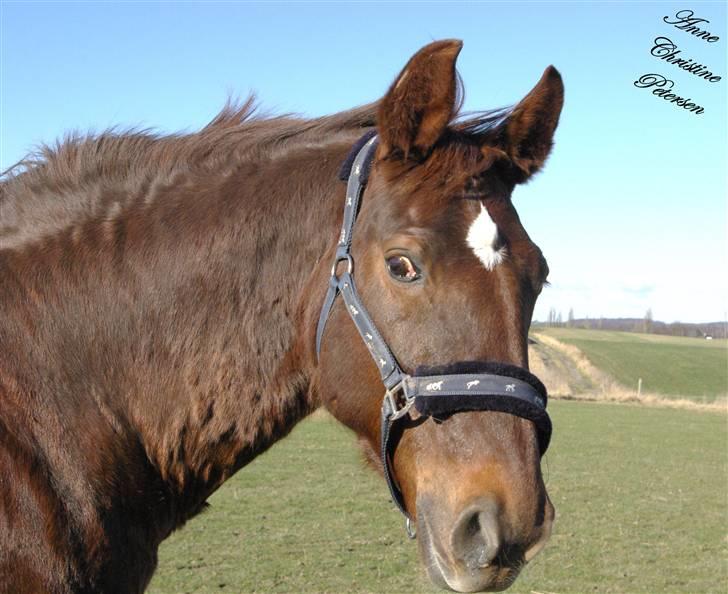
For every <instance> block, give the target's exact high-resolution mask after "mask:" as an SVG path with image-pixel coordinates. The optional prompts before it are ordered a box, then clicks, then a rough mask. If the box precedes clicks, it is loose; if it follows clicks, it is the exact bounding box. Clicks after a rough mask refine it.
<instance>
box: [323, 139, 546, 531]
mask: <svg viewBox="0 0 728 594" xmlns="http://www.w3.org/2000/svg"><path fill="white" fill-rule="evenodd" d="M376 147H377V137H376V135H375V134H374V133H373V132H371V133H369V134H367V135H366V136H364V137H363V138H362V139H360V140H359V142H357V144H356V145H355V146H354V148H353V149H352V151H351V153H350V156H349V157H348V158H347V160H346V162H345V163H344V166H343V167H342V172H343V174H342V176H341V177H342V178H343V179H347V177H348V183H347V188H346V203H345V206H344V222H343V225H342V227H341V234H340V236H339V242H338V244H337V246H336V255H335V257H334V264H333V266H332V268H331V277H330V279H329V287H328V290H327V292H326V297H325V299H324V303H323V307H322V309H321V315H320V316H319V321H318V327H317V329H316V355H317V356H319V355H320V352H321V339H322V337H323V333H324V329H325V327H326V321H327V320H328V318H329V314H330V313H331V308H332V307H333V305H334V303H335V301H336V298H337V296H338V295H339V294H341V296H342V297H343V299H344V304H345V305H346V311H347V312H348V313H349V316H350V317H351V319H352V321H353V322H354V325H355V326H356V329H357V331H358V332H359V335H360V336H361V338H362V340H363V341H364V344H366V346H367V348H368V350H369V353H370V355H371V356H372V358H373V359H374V362H375V363H376V365H377V369H378V370H379V374H380V376H381V379H382V383H383V384H384V388H385V392H384V399H383V401H382V413H381V440H380V446H381V453H380V455H381V458H382V467H383V470H384V477H385V479H386V481H387V485H388V487H389V491H390V493H391V495H392V500H393V501H394V503H395V504H396V505H397V507H398V508H399V510H400V511H401V512H402V514H404V516H405V518H406V520H407V533H408V535H409V536H410V538H414V536H415V534H414V529H413V522H412V517H411V516H410V515H409V514H408V513H407V510H406V509H405V505H404V499H403V496H402V491H401V490H400V488H399V485H398V484H397V482H396V479H395V477H394V472H393V469H392V463H391V456H390V446H391V443H390V437H391V433H392V428H393V426H394V424H395V423H396V422H397V421H398V420H400V419H402V418H403V417H405V416H406V415H408V413H409V411H410V409H411V408H412V406H414V407H415V408H416V409H417V411H418V412H419V413H420V414H421V415H423V416H434V417H441V416H443V415H450V414H454V413H456V412H461V411H474V410H489V411H499V412H506V413H510V414H513V415H516V416H519V417H522V418H525V419H528V420H530V421H533V422H534V423H535V425H536V429H537V436H538V443H539V449H540V452H541V455H542V456H543V454H544V453H545V452H546V449H547V448H548V445H549V441H550V439H551V420H550V419H549V416H548V414H547V412H546V402H547V394H546V388H545V387H544V386H543V384H542V383H541V382H540V381H539V379H538V378H537V377H536V376H534V375H533V374H531V373H529V372H528V371H526V370H525V369H523V368H520V367H516V366H514V365H508V364H504V363H494V362H478V361H466V362H459V363H455V364H453V365H449V366H443V367H429V368H426V367H420V368H418V369H417V370H415V373H414V374H413V375H408V374H406V373H404V372H403V371H402V369H401V367H400V366H399V364H398V363H397V359H396V358H395V357H394V355H393V354H392V351H391V350H390V349H389V346H388V345H387V343H386V341H385V340H384V339H383V338H382V336H381V334H380V333H379V331H378V330H377V328H376V326H375V325H374V322H373V321H372V319H371V317H370V316H369V313H368V312H367V310H366V308H365V307H364V304H363V303H362V302H361V299H360V298H359V293H358V292H357V290H356V285H355V284H354V276H353V274H354V258H353V256H352V254H351V243H352V233H353V230H354V223H355V222H356V217H357V214H358V210H359V208H358V207H359V201H360V200H361V197H362V195H363V194H364V188H365V186H366V183H367V180H368V177H369V170H370V167H371V163H372V160H373V156H374V152H375V150H376ZM341 262H346V269H345V270H344V271H343V272H341V273H340V274H339V273H338V272H337V271H338V268H339V264H340V263H341Z"/></svg>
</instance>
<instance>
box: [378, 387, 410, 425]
mask: <svg viewBox="0 0 728 594" xmlns="http://www.w3.org/2000/svg"><path fill="white" fill-rule="evenodd" d="M400 393H401V394H402V395H404V397H405V398H404V406H403V407H402V408H400V409H397V399H396V396H397V395H398V394H400ZM384 400H386V401H387V402H389V407H390V408H391V410H392V416H391V417H390V421H396V420H397V419H401V418H402V417H403V416H405V415H406V414H407V413H408V412H409V409H410V408H412V405H413V404H414V403H415V399H414V398H407V396H406V395H405V392H404V380H402V381H401V382H399V383H398V384H397V385H396V386H394V387H393V388H392V389H391V390H387V391H386V392H385V393H384Z"/></svg>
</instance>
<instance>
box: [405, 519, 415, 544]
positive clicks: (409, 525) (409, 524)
mask: <svg viewBox="0 0 728 594" xmlns="http://www.w3.org/2000/svg"><path fill="white" fill-rule="evenodd" d="M404 527H405V530H407V537H408V538H409V539H410V540H414V539H415V538H417V527H416V526H415V523H414V522H413V521H412V518H410V517H409V516H408V517H407V518H406V519H405V522H404Z"/></svg>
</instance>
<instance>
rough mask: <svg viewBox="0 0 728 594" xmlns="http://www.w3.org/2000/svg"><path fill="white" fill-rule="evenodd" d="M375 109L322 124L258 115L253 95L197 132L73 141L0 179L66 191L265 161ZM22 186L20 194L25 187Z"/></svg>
mask: <svg viewBox="0 0 728 594" xmlns="http://www.w3.org/2000/svg"><path fill="white" fill-rule="evenodd" d="M375 111H376V104H369V105H364V106H361V107H358V108H354V109H351V110H349V111H345V112H341V113H338V114H335V115H332V116H325V117H320V118H315V119H304V118H300V117H295V116H290V115H282V116H274V117H265V116H263V115H260V114H259V110H258V108H257V106H256V102H255V98H254V97H253V96H252V95H251V96H250V97H248V99H247V100H245V101H244V102H242V103H236V102H233V101H230V100H228V102H227V103H226V104H225V106H224V107H223V108H222V110H221V111H220V113H218V114H217V115H216V116H215V117H214V118H213V119H212V121H210V122H209V123H208V124H207V125H206V126H205V127H203V128H202V129H201V130H199V131H198V132H193V133H189V134H169V135H160V134H157V133H154V132H153V131H150V130H135V129H131V130H123V131H119V130H118V129H114V128H112V129H109V130H106V131H104V132H102V133H100V134H97V135H92V134H77V133H76V134H69V135H66V136H65V137H64V138H63V139H62V140H59V141H57V142H56V143H55V144H52V145H47V144H44V145H41V146H40V147H38V149H36V150H35V151H34V152H32V153H31V154H29V155H28V156H26V157H25V158H24V159H22V160H21V161H20V162H18V163H16V164H15V165H13V166H12V167H10V168H9V169H7V170H6V171H5V172H3V173H2V174H0V188H2V191H3V194H6V193H7V194H9V195H12V194H14V193H15V192H16V191H17V190H18V189H20V187H23V186H24V187H27V188H34V189H37V188H38V186H39V185H40V186H43V185H46V184H52V185H54V186H55V187H57V188H59V189H61V190H64V189H67V188H70V187H74V186H78V185H79V184H83V182H84V181H89V180H91V179H93V178H95V177H97V176H103V177H104V178H105V179H106V180H122V179H126V180H129V179H132V178H134V177H140V178H147V177H148V176H153V177H159V176H164V175H165V174H168V173H171V172H173V171H175V170H176V169H179V168H181V167H184V168H190V167H214V166H220V165H224V164H225V163H233V162H241V161H244V160H247V159H251V158H262V157H265V156H266V155H267V154H270V153H271V152H273V151H275V150H276V149H278V148H281V147H283V146H285V145H287V144H290V143H291V142H292V140H293V139H298V140H301V139H303V140H305V139H307V138H311V139H313V138H320V136H321V135H322V134H331V133H336V132H341V131H345V130H350V129H354V128H362V127H367V126H372V125H374V113H375ZM19 186H20V187H19Z"/></svg>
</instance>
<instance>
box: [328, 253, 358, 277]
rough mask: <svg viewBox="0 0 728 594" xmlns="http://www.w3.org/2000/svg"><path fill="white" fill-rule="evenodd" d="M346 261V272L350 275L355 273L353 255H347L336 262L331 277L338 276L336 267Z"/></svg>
mask: <svg viewBox="0 0 728 594" xmlns="http://www.w3.org/2000/svg"><path fill="white" fill-rule="evenodd" d="M344 260H346V271H347V272H348V273H349V274H351V273H352V272H354V259H353V258H352V257H351V254H345V255H343V256H339V257H338V258H336V260H334V265H333V266H332V267H331V276H333V277H335V276H336V267H337V266H338V265H339V262H343V261H344Z"/></svg>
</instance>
